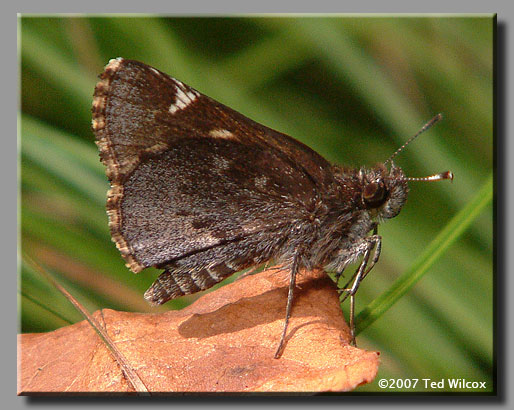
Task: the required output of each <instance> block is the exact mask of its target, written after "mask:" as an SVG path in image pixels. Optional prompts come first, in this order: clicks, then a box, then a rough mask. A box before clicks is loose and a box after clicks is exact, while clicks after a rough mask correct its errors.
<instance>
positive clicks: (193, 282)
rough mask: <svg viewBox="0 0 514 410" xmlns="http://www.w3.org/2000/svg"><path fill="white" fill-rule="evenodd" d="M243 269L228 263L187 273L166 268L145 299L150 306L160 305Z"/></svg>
mask: <svg viewBox="0 0 514 410" xmlns="http://www.w3.org/2000/svg"><path fill="white" fill-rule="evenodd" d="M244 268H245V266H240V265H236V264H230V263H220V264H217V265H215V266H212V267H206V268H202V269H195V270H189V271H184V269H180V268H168V269H166V270H165V271H164V272H163V273H162V274H161V275H160V276H159V277H158V278H157V279H156V281H155V282H154V283H153V284H152V286H151V287H150V288H149V289H148V290H147V291H146V292H145V299H146V300H147V301H148V302H150V303H151V304H152V305H162V304H163V303H166V302H167V301H168V300H171V299H175V298H178V297H180V296H184V295H190V294H192V293H196V292H200V291H202V290H206V289H209V288H211V287H212V286H214V285H215V284H216V283H219V282H221V281H222V280H223V279H225V278H227V277H229V276H230V275H232V274H234V273H235V272H238V271H239V270H242V269H244Z"/></svg>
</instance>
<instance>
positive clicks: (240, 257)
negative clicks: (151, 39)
mask: <svg viewBox="0 0 514 410" xmlns="http://www.w3.org/2000/svg"><path fill="white" fill-rule="evenodd" d="M92 114H93V120H92V128H93V131H94V133H95V134H96V143H97V145H98V147H99V150H100V158H101V161H102V162H103V164H104V165H105V167H106V174H107V177H108V179H109V181H110V184H111V188H110V190H109V192H108V195H107V213H108V216H109V227H110V232H111V236H112V240H113V241H114V242H115V244H116V246H117V248H118V249H119V251H120V253H121V255H122V257H123V258H124V259H125V261H126V265H127V267H128V268H129V269H130V270H132V271H133V272H135V273H138V272H140V271H142V270H143V269H145V268H148V267H151V266H153V267H156V268H159V269H162V270H163V272H162V274H161V275H160V276H159V277H158V278H157V280H156V281H155V282H154V283H153V285H152V286H151V287H150V288H149V289H148V290H147V291H146V293H145V295H144V297H145V298H146V299H147V300H148V301H149V302H150V303H151V304H154V305H160V304H163V303H165V302H167V301H169V300H171V299H174V298H177V297H180V296H183V295H188V294H192V293H195V292H199V291H202V290H205V289H209V288H210V287H212V286H213V285H215V284H216V283H218V282H220V281H222V280H223V279H225V278H227V277H228V276H230V275H232V274H234V273H236V272H239V271H241V270H244V269H247V268H250V267H254V266H259V265H262V264H264V263H269V262H273V263H276V264H280V265H281V266H283V267H284V268H285V269H287V270H288V272H289V290H288V298H287V304H286V307H285V309H286V312H285V320H284V327H283V331H282V335H281V338H280V342H279V346H278V349H277V351H276V353H275V357H277V358H278V357H279V356H280V355H281V353H282V350H283V347H284V340H285V336H286V334H287V325H288V321H289V318H290V315H291V309H292V306H293V299H294V289H295V283H296V277H297V274H298V272H299V271H300V270H301V269H314V268H323V269H325V270H327V271H332V272H335V274H336V277H337V278H339V277H340V276H341V275H342V273H343V272H344V270H345V268H346V267H347V266H348V265H350V264H352V263H354V262H357V261H360V263H359V265H358V268H357V270H356V271H355V273H354V274H353V275H352V276H351V279H350V280H349V281H348V284H347V285H346V286H345V287H343V288H342V289H341V292H342V293H343V294H344V298H346V297H348V296H349V297H350V329H351V336H352V342H353V343H354V344H355V325H354V310H355V308H354V306H355V301H354V300H355V299H354V296H355V293H356V291H357V289H358V287H359V284H360V283H361V281H362V280H363V279H364V277H365V276H366V275H367V274H368V273H369V271H370V270H371V269H372V268H373V266H374V265H375V263H376V262H377V261H378V259H379V256H380V252H381V243H382V238H381V237H380V236H379V235H378V225H379V223H380V222H381V221H383V220H386V219H390V218H393V217H395V216H396V215H398V213H399V212H400V210H401V209H402V207H403V205H404V204H405V201H406V200H407V193H408V181H411V180H439V179H452V178H453V174H451V173H450V172H445V173H441V174H436V175H433V176H430V177H425V178H407V177H406V176H405V174H404V173H403V171H402V170H401V168H399V167H397V166H395V165H394V163H393V161H392V159H393V158H394V156H395V155H396V154H397V153H399V152H400V151H401V150H402V149H403V148H404V146H405V145H407V144H408V143H409V142H410V141H411V140H413V139H414V138H415V137H417V135H419V134H420V133H421V132H423V131H424V130H426V129H428V128H429V127H430V126H431V125H432V124H434V123H435V122H437V121H438V120H439V119H440V118H441V115H438V116H436V117H434V118H433V119H432V120H431V121H430V122H429V123H427V124H426V125H425V126H424V127H423V128H422V129H421V130H420V132H418V133H417V134H416V135H415V136H414V137H413V138H411V140H409V141H407V143H406V144H405V145H404V146H402V147H401V148H400V149H399V150H398V151H397V152H395V154H393V156H392V157H391V158H390V159H388V160H387V161H386V162H384V163H382V164H378V165H376V166H374V167H371V168H364V167H362V168H359V169H354V168H348V167H343V166H338V165H333V164H331V163H329V162H328V161H327V160H325V159H324V158H323V157H322V156H321V155H319V154H317V153H316V152H315V151H313V150H312V149H310V148H309V147H308V146H306V145H304V144H302V143H301V142H299V141H297V140H295V139H293V138H291V137H289V136H287V135H285V134H282V133H280V132H277V131H274V130H272V129H270V128H268V127H265V126H264V125H261V124H259V123H257V122H255V121H252V120H251V119H249V118H247V117H245V116H244V115H242V114H240V113H238V112H236V111H234V110H233V109H231V108H229V107H227V106H225V105H223V104H221V103H219V102H217V101H215V100H213V99H212V98H210V97H208V96H206V95H203V94H201V93H200V92H198V91H197V90H195V89H194V88H192V87H190V86H188V85H186V84H184V83H182V82H181V81H179V80H177V79H174V78H172V77H170V76H168V75H167V74H165V73H163V72H161V71H159V70H157V69H155V68H153V67H150V66H148V65H146V64H144V63H141V62H138V61H132V60H125V59H123V58H117V59H113V60H111V61H110V62H109V64H108V65H107V66H106V67H105V71H104V72H103V73H102V74H101V76H100V81H99V82H98V83H97V85H96V88H95V92H94V100H93V107H92ZM387 164H389V167H387Z"/></svg>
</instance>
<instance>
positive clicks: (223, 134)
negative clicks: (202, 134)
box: [209, 129, 235, 139]
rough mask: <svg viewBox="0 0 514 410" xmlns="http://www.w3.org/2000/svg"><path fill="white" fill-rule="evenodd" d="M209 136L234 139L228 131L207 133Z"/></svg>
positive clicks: (218, 130)
mask: <svg viewBox="0 0 514 410" xmlns="http://www.w3.org/2000/svg"><path fill="white" fill-rule="evenodd" d="M209 135H210V136H211V137H213V138H224V139H234V138H235V135H234V134H232V132H230V131H229V130H225V129H214V130H210V131H209Z"/></svg>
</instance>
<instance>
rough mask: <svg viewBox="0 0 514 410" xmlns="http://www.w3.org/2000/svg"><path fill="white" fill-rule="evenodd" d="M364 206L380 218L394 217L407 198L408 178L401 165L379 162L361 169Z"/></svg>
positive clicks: (360, 180) (360, 178) (360, 176)
mask: <svg viewBox="0 0 514 410" xmlns="http://www.w3.org/2000/svg"><path fill="white" fill-rule="evenodd" d="M359 182H360V184H361V186H362V191H361V201H362V206H363V207H364V208H365V209H367V210H369V211H371V213H372V214H373V215H374V216H376V217H377V218H378V219H389V218H394V217H395V216H396V215H398V213H399V212H400V210H401V209H402V207H403V205H404V204H405V201H406V200H407V193H408V191H409V188H408V186H407V178H406V177H405V174H404V173H403V171H402V170H401V168H399V167H395V166H394V164H391V169H390V170H388V169H387V168H386V166H385V165H384V164H378V165H376V166H375V167H374V168H372V169H370V170H365V169H361V170H360V171H359Z"/></svg>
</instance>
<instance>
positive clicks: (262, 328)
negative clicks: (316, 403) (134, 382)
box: [18, 270, 379, 394]
mask: <svg viewBox="0 0 514 410" xmlns="http://www.w3.org/2000/svg"><path fill="white" fill-rule="evenodd" d="M286 276H287V273H286V272H277V271H276V270H275V271H274V270H268V271H266V272H261V273H259V274H258V275H253V276H248V277H245V278H244V279H241V280H238V281H235V282H234V283H231V284H228V285H226V286H224V287H221V288H220V289H218V290H216V291H215V292H212V293H208V294H206V295H204V296H203V297H202V298H200V299H198V300H197V301H196V302H195V303H193V304H192V305H190V306H188V307H187V308H185V309H182V310H180V311H169V312H166V313H159V314H137V313H126V312H117V311H113V310H109V309H104V310H102V311H100V312H96V313H95V314H94V316H95V318H96V319H97V321H98V322H100V323H101V324H103V325H104V326H105V329H106V330H107V333H108V334H109V335H110V337H111V338H112V340H113V341H114V343H115V344H116V347H117V348H118V349H119V350H120V351H121V352H122V354H123V355H124V356H125V357H126V359H127V360H128V362H129V363H131V365H132V367H133V368H134V370H135V371H136V372H137V374H138V375H139V377H140V378H141V379H142V381H143V382H144V384H145V385H146V387H147V388H148V390H149V391H150V392H326V391H348V390H352V389H354V388H355V387H357V386H358V385H360V384H364V383H369V382H371V381H372V380H373V378H374V377H375V375H376V372H377V370H378V363H379V360H378V352H368V351H364V350H361V349H357V348H355V347H352V346H350V345H349V344H348V343H349V330H348V327H347V325H346V323H345V322H344V319H343V315H342V313H341V310H340V308H339V302H338V297H337V293H336V292H335V290H334V285H333V283H332V282H331V280H330V279H329V278H327V277H326V275H325V274H323V273H322V272H309V273H303V274H301V275H300V277H299V278H298V287H299V288H298V289H296V292H295V303H294V306H293V312H292V316H291V321H290V324H289V329H288V336H287V344H286V346H285V349H284V351H283V354H282V356H281V358H280V359H274V357H273V356H274V353H275V350H276V348H277V346H278V342H279V339H280V335H281V331H282V326H283V323H284V314H285V306H286V299H287V284H286V282H287V279H285V278H286ZM18 343H19V351H18V353H19V358H18V364H19V371H18V378H19V380H18V393H19V394H33V393H37V392H133V391H134V390H133V388H132V386H131V385H130V384H129V383H128V382H127V380H126V379H125V377H124V376H123V373H122V371H121V369H120V366H119V365H118V363H117V362H116V361H115V360H114V359H113V357H112V356H111V354H110V352H109V350H108V349H107V347H106V346H105V344H104V342H103V341H102V340H101V339H100V338H99V337H98V335H97V334H96V332H95V331H94V330H93V329H92V328H91V326H90V325H89V323H87V322H86V321H83V322H80V323H76V324H74V325H71V326H67V327H64V328H61V329H58V330H56V331H53V332H50V333H43V334H23V335H20V336H19V340H18Z"/></svg>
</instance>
